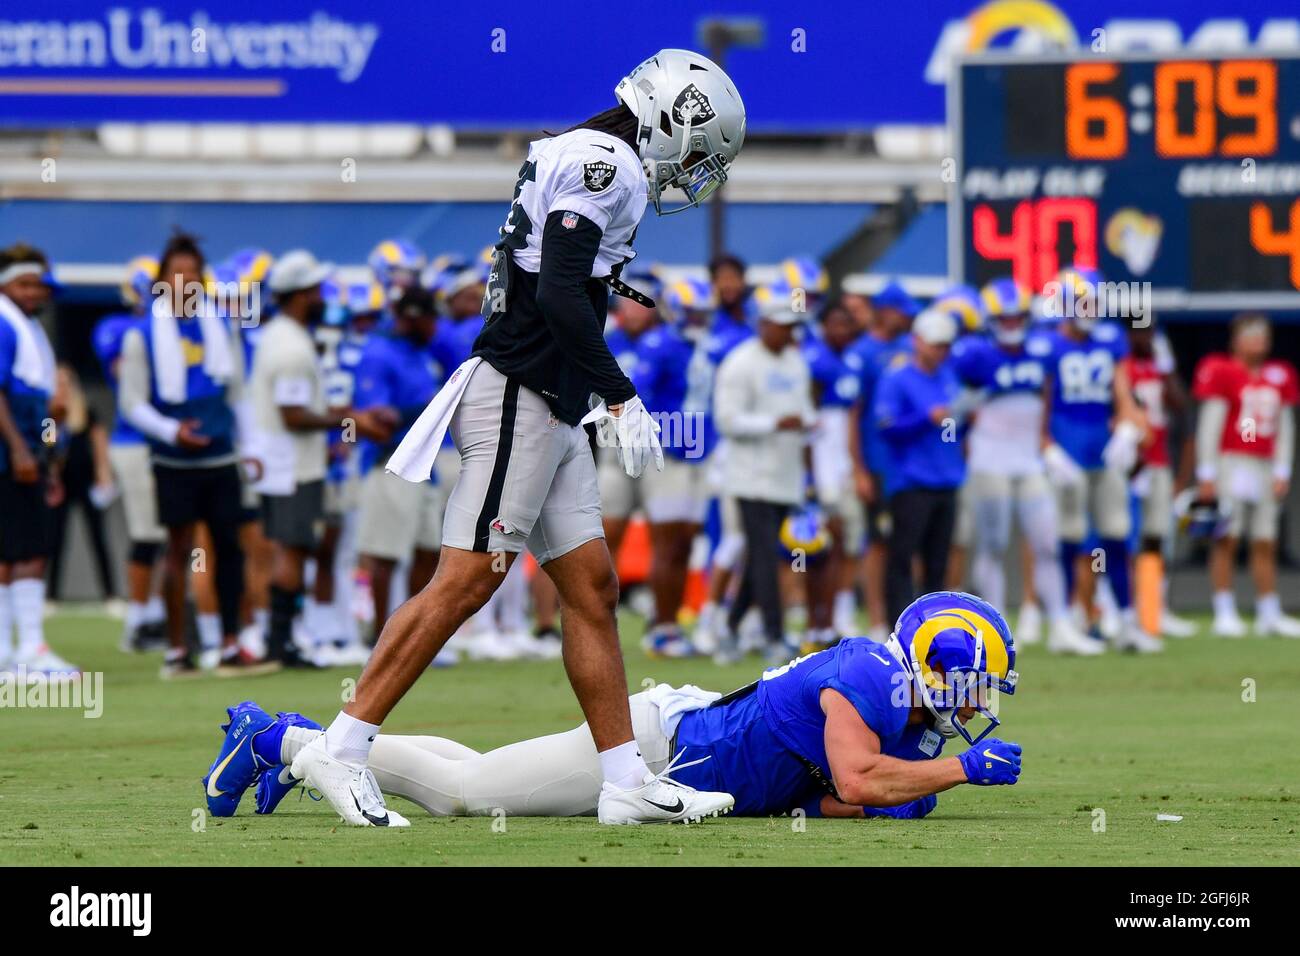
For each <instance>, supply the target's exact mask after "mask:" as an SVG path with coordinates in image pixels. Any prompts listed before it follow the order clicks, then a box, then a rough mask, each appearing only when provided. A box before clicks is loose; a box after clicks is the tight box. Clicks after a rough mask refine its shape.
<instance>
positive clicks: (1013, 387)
mask: <svg viewBox="0 0 1300 956" xmlns="http://www.w3.org/2000/svg"><path fill="white" fill-rule="evenodd" d="M1051 347H1052V345H1051V340H1050V338H1049V336H1048V335H1046V334H1044V333H1037V334H1031V335H1030V336H1028V337H1027V338H1026V339H1025V342H1024V344H1023V346H1022V347H1021V348H1017V349H1006V348H1003V347H1002V346H1000V345H998V344H997V343H996V342H995V341H993V340H992V339H989V338H985V337H983V336H978V335H968V336H965V337H963V338H961V339H959V340H958V341H957V343H956V344H955V345H954V346H953V350H952V360H951V361H952V367H953V370H954V371H955V372H956V373H957V377H958V378H959V379H960V380H961V383H962V384H963V385H965V386H968V387H969V388H980V389H987V390H988V398H989V399H994V398H999V397H1001V396H1003V395H1016V394H1020V393H1026V394H1032V395H1041V394H1042V391H1043V382H1045V381H1046V380H1047V359H1048V356H1049V355H1050V354H1051Z"/></svg>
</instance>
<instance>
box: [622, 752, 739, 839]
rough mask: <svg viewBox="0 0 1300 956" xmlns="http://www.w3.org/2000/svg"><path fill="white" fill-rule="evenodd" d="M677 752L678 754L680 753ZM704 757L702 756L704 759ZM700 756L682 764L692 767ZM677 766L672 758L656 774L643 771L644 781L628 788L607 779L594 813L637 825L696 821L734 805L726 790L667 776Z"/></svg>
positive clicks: (724, 811) (715, 814) (675, 760)
mask: <svg viewBox="0 0 1300 956" xmlns="http://www.w3.org/2000/svg"><path fill="white" fill-rule="evenodd" d="M680 756H681V754H680V753H679V754H678V757H680ZM708 759H709V758H708V757H704V758H703V760H708ZM701 762H702V761H701V760H695V761H692V762H691V763H685V764H682V765H681V766H682V767H693V766H694V765H695V764H697V763H701ZM676 766H677V758H676V757H675V758H673V760H671V761H670V762H669V764H668V766H667V767H665V768H664V769H663V772H662V773H660V774H659V775H658V776H656V775H654V774H653V773H647V774H646V777H645V783H643V784H642V785H641V786H639V787H635V788H633V789H631V790H624V789H622V788H621V787H616V786H614V785H613V784H612V783H609V782H608V781H607V782H606V783H604V784H603V785H602V786H601V788H600V803H599V804H597V807H596V816H597V818H598V819H599V820H600V822H601V823H604V824H606V825H608V826H639V825H641V824H643V823H699V822H700V821H701V820H703V819H704V818H705V817H716V816H718V814H721V813H727V812H728V811H729V810H730V809H731V808H732V807H734V806H735V805H736V798H735V797H733V796H732V795H731V794H729V793H711V792H709V791H707V790H696V789H694V788H693V787H688V786H686V785H685V784H680V783H678V782H677V781H676V780H673V779H672V777H670V776H669V773H670V772H671V771H672V770H673V768H674V767H676Z"/></svg>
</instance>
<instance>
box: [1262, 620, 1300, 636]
mask: <svg viewBox="0 0 1300 956" xmlns="http://www.w3.org/2000/svg"><path fill="white" fill-rule="evenodd" d="M1255 634H1256V635H1257V636H1259V637H1300V621H1298V620H1296V619H1295V618H1293V617H1289V616H1288V615H1286V614H1276V615H1273V616H1272V617H1268V618H1265V617H1261V616H1259V615H1256V617H1255Z"/></svg>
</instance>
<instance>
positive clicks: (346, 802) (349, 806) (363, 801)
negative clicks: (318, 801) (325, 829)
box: [289, 734, 411, 827]
mask: <svg viewBox="0 0 1300 956" xmlns="http://www.w3.org/2000/svg"><path fill="white" fill-rule="evenodd" d="M289 773H291V774H293V776H295V777H297V778H298V779H299V780H302V781H303V782H304V783H305V784H306V786H308V787H310V788H312V789H315V790H318V791H320V794H321V796H323V797H324V798H325V799H326V800H328V801H329V804H330V806H332V807H333V808H334V809H335V811H336V812H337V813H338V815H339V816H341V817H342V818H343V819H344V821H345V822H347V823H350V824H352V826H354V827H409V826H410V825H411V822H410V821H409V820H407V819H406V817H404V816H402V815H401V814H400V813H398V812H397V811H396V810H390V809H388V808H387V807H386V806H384V795H383V794H382V793H380V792H379V784H378V783H377V782H376V781H375V775H374V774H373V773H371V772H370V769H369V768H368V767H359V766H356V765H354V764H349V763H344V762H343V761H342V760H335V759H334V758H333V757H331V756H330V755H329V752H328V751H327V750H326V749H325V735H324V734H321V735H320V736H319V737H317V738H316V739H315V740H313V741H312V742H311V743H309V744H308V745H307V746H306V747H303V748H302V750H300V751H298V756H296V757H294V758H293V765H292V766H291V767H290V768H289Z"/></svg>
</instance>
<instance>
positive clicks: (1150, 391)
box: [1120, 354, 1169, 467]
mask: <svg viewBox="0 0 1300 956" xmlns="http://www.w3.org/2000/svg"><path fill="white" fill-rule="evenodd" d="M1120 367H1121V368H1123V369H1124V371H1125V372H1126V373H1127V374H1128V381H1129V387H1130V388H1132V390H1133V397H1134V398H1135V399H1136V400H1137V403H1138V404H1139V405H1140V406H1142V411H1143V412H1144V413H1145V414H1146V417H1147V426H1148V429H1149V431H1150V440H1149V441H1148V442H1147V444H1145V445H1143V446H1142V463H1143V464H1144V465H1152V466H1159V467H1162V466H1166V465H1168V464H1169V410H1168V409H1167V408H1166V407H1165V376H1164V374H1163V373H1162V372H1161V371H1160V370H1159V368H1157V367H1156V360H1155V358H1154V357H1153V358H1139V357H1138V356H1136V355H1132V354H1130V355H1126V356H1125V357H1124V358H1123V359H1121V360H1120Z"/></svg>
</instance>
